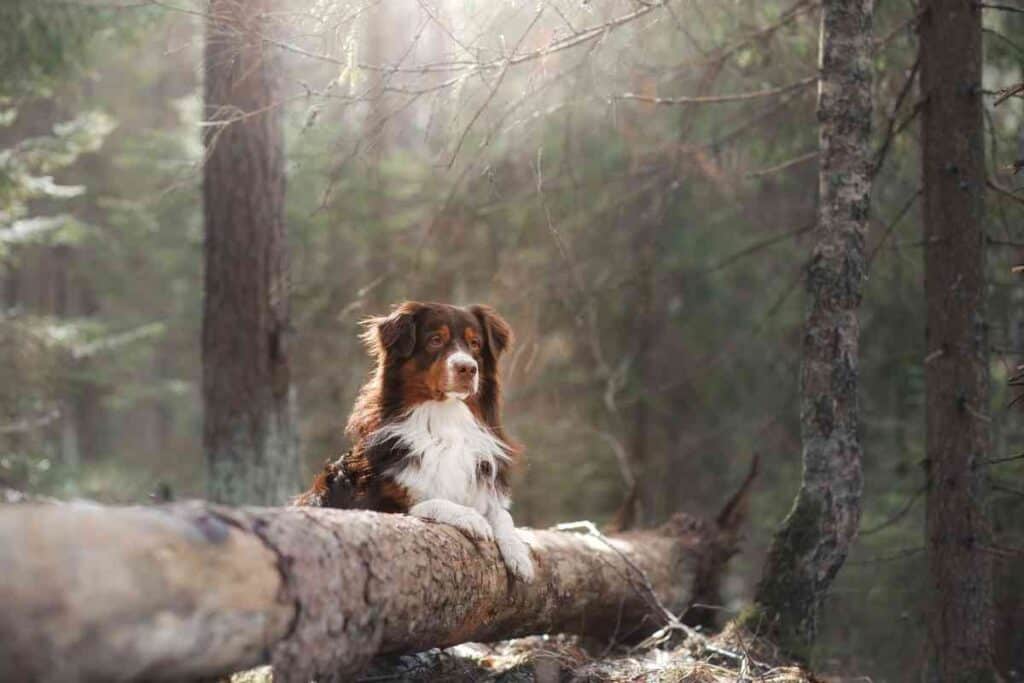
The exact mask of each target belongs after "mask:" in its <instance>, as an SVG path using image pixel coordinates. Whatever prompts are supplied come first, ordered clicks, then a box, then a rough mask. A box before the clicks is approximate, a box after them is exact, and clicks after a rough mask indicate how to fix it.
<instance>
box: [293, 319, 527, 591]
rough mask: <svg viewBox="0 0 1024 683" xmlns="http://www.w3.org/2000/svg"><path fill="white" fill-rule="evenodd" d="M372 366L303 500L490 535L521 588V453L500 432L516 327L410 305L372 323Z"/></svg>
mask: <svg viewBox="0 0 1024 683" xmlns="http://www.w3.org/2000/svg"><path fill="white" fill-rule="evenodd" d="M363 340H364V341H365V342H366V345H367V347H368V348H369V351H370V354H371V355H372V356H373V357H374V359H375V360H376V368H375V370H374V371H373V375H372V376H371V378H370V380H369V381H368V382H367V383H366V385H365V386H364V387H363V388H362V390H361V391H360V393H359V397H358V398H357V399H356V404H355V407H354V409H353V411H352V415H351V417H349V420H348V426H347V427H346V430H345V431H346V433H347V434H348V435H349V437H350V438H351V439H352V441H353V443H354V446H353V448H352V450H350V451H349V452H348V453H345V454H344V455H342V456H341V457H340V458H339V459H338V460H336V461H335V462H331V463H328V465H327V466H326V467H325V468H324V470H323V471H322V472H321V473H320V474H319V476H317V478H316V480H315V481H314V482H313V486H312V488H311V489H310V490H309V491H307V492H306V493H304V494H302V495H301V496H299V497H298V498H297V499H296V501H295V503H296V504H298V505H314V506H320V507H334V508H360V509H369V510H377V511H380V512H397V513H408V514H410V515H413V516H416V517H421V518H423V519H429V520H433V521H435V522H441V523H444V524H450V525H452V526H454V527H457V528H458V529H460V530H461V531H462V532H463V533H465V534H466V535H468V536H470V537H471V538H474V539H484V540H490V539H493V540H494V541H495V542H496V543H497V544H498V549H499V550H500V551H501V555H502V557H503V558H504V560H505V565H506V566H507V567H508V569H509V570H510V571H511V572H512V573H513V574H514V575H515V576H517V577H518V578H520V579H521V580H523V581H531V580H532V579H533V575H534V573H533V562H532V561H531V559H530V551H529V548H527V546H526V544H525V543H524V542H523V541H522V540H521V539H520V538H519V536H518V534H517V533H516V529H515V525H514V523H513V522H512V516H511V515H510V514H509V512H508V507H509V481H508V476H509V469H510V467H511V465H512V464H513V461H514V460H515V459H516V457H517V456H518V451H517V449H516V448H515V447H514V446H512V445H511V444H510V443H509V441H508V439H507V438H506V436H505V431H504V429H503V428H502V426H501V407H500V400H501V396H500V382H499V377H498V358H499V357H500V356H501V354H502V352H504V351H505V350H506V349H507V348H508V346H509V344H510V343H511V341H512V330H511V329H510V328H509V326H508V323H506V322H505V321H504V320H503V319H502V318H501V316H499V315H498V314H497V313H495V312H494V310H493V309H491V308H490V307H488V306H470V307H468V308H459V307H456V306H450V305H448V304H437V303H419V302H412V301H410V302H406V303H403V304H401V305H400V306H398V307H396V308H395V309H394V311H393V312H392V313H391V315H389V316H387V317H385V318H372V319H370V320H368V321H367V322H366V332H365V333H364V335H363Z"/></svg>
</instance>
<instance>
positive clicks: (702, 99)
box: [613, 75, 818, 105]
mask: <svg viewBox="0 0 1024 683" xmlns="http://www.w3.org/2000/svg"><path fill="white" fill-rule="evenodd" d="M817 82H818V77H817V76H816V75H815V76H808V77H807V78H804V79H802V80H799V81H797V82H796V83H790V84H789V85H784V86H780V87H777V88H766V89H764V90H755V91H752V92H744V93H732V94H728V95H702V96H697V97H648V96H647V95H637V94H635V93H624V94H622V95H616V96H614V98H613V99H617V100H634V101H637V102H648V103H650V104H659V105H676V104H721V103H724V102H746V101H747V100H756V99H760V98H762V97H775V96H778V95H785V94H786V93H789V92H793V91H794V90H800V89H801V88H806V87H807V86H809V85H811V84H812V83H817Z"/></svg>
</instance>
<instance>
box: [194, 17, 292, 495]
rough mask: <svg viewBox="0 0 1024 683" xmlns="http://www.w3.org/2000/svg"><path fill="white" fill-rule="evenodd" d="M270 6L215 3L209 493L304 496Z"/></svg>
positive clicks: (206, 358)
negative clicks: (300, 492) (293, 412)
mask: <svg viewBox="0 0 1024 683" xmlns="http://www.w3.org/2000/svg"><path fill="white" fill-rule="evenodd" d="M271 6H272V2H271V0H246V1H241V2H240V1H239V0H211V2H210V5H209V10H210V16H209V19H208V20H207V28H206V56H205V61H206V83H205V96H206V119H207V121H209V122H211V124H212V125H210V126H209V127H208V128H206V129H205V136H204V143H205V145H206V148H207V159H206V163H205V165H204V167H203V202H204V218H205V223H206V245H205V250H206V276H205V277H206V279H205V301H204V308H203V404H204V411H205V425H204V434H203V437H204V446H205V451H206V462H207V477H208V482H207V483H208V489H209V497H210V498H211V499H213V500H216V501H219V502H225V503H261V504H280V503H283V502H285V500H286V499H287V497H288V496H289V495H291V494H293V493H294V492H295V491H296V490H297V489H298V462H297V459H296V448H295V438H294V432H293V425H292V424H291V419H290V411H289V405H288V402H289V395H288V394H289V386H290V382H289V369H288V354H287V344H286V338H287V334H288V261H287V244H286V238H285V226H284V214H283V210H284V190H285V179H284V156H283V144H284V142H283V133H282V126H281V117H280V108H279V103H278V102H276V101H275V99H274V97H275V90H276V88H275V79H276V73H275V72H276V64H275V61H276V57H275V54H274V52H273V50H272V48H270V47H268V46H266V45H265V43H264V41H263V40H262V36H263V35H265V34H266V32H267V30H268V25H267V24H268V22H267V19H266V17H267V13H268V12H269V11H270V10H271V9H272V7H271Z"/></svg>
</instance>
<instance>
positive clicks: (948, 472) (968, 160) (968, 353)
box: [920, 0, 993, 681]
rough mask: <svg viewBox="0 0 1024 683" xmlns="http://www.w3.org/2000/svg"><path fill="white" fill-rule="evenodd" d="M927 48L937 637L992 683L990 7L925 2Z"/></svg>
mask: <svg viewBox="0 0 1024 683" xmlns="http://www.w3.org/2000/svg"><path fill="white" fill-rule="evenodd" d="M920 41H921V90H922V95H923V97H925V98H926V103H925V106H924V109H923V110H922V114H923V118H922V121H921V127H922V130H921V132H922V144H921V149H922V150H923V152H922V162H921V163H922V169H921V170H922V174H923V181H924V215H923V219H924V238H925V295H926V297H927V308H928V327H927V349H928V353H927V356H926V357H925V385H926V393H927V431H926V452H927V460H926V462H927V468H928V469H927V471H928V481H927V485H928V488H927V508H928V509H927V516H926V530H927V547H928V566H929V576H930V579H931V589H932V600H931V605H932V609H931V613H930V617H929V639H930V645H931V649H932V657H933V665H934V667H935V671H934V673H935V674H936V675H937V679H936V680H940V681H982V680H993V676H992V674H991V651H990V629H991V627H992V577H991V572H992V565H991V557H990V555H989V554H988V553H987V551H986V545H987V544H988V529H987V525H986V523H985V513H984V496H985V488H986V486H985V468H984V467H982V466H979V463H981V462H982V461H983V460H984V459H985V457H986V456H987V454H988V451H989V427H990V420H989V418H988V412H989V377H988V343H987V332H986V327H985V249H984V247H985V233H984V192H985V147H984V141H983V132H982V131H983V128H982V125H983V120H982V100H981V96H982V91H981V67H982V33H981V8H980V7H978V6H977V5H976V4H974V3H968V2H962V0H932V1H931V2H928V3H926V4H925V6H924V13H923V16H922V20H921V26H920Z"/></svg>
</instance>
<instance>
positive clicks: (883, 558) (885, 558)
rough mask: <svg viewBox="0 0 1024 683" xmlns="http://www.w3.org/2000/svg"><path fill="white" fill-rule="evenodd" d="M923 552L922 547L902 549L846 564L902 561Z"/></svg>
mask: <svg viewBox="0 0 1024 683" xmlns="http://www.w3.org/2000/svg"><path fill="white" fill-rule="evenodd" d="M922 552H924V546H920V547H917V548H904V549H903V550H897V551H896V552H893V553H889V554H887V555H878V556H876V557H871V558H868V559H866V560H850V561H847V564H878V563H880V562H893V561H895V560H902V559H905V558H907V557H913V556H914V555H917V554H919V553H922Z"/></svg>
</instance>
